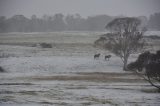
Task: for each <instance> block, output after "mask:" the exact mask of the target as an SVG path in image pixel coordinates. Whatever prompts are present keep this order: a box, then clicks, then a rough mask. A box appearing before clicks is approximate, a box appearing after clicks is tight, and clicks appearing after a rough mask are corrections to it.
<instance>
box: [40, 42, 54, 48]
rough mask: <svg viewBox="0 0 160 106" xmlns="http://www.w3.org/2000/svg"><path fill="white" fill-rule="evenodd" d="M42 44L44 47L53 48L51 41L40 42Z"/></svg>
mask: <svg viewBox="0 0 160 106" xmlns="http://www.w3.org/2000/svg"><path fill="white" fill-rule="evenodd" d="M40 46H41V47H42V48H52V45H51V44H49V43H40Z"/></svg>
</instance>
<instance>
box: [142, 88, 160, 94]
mask: <svg viewBox="0 0 160 106" xmlns="http://www.w3.org/2000/svg"><path fill="white" fill-rule="evenodd" d="M141 91H142V92H145V93H160V90H159V89H142V90H141Z"/></svg>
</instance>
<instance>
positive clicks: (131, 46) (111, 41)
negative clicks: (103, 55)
mask: <svg viewBox="0 0 160 106" xmlns="http://www.w3.org/2000/svg"><path fill="white" fill-rule="evenodd" d="M140 24H141V21H140V20H139V19H137V18H130V17H125V18H116V19H114V20H113V21H111V22H110V23H108V24H107V26H106V28H107V29H108V30H109V31H110V33H108V34H106V36H105V37H106V42H104V39H103V42H104V43H103V48H105V49H107V50H109V51H111V52H112V53H114V54H115V55H117V56H119V57H120V58H121V60H122V62H123V64H124V65H123V70H124V71H126V70H127V62H128V58H129V56H130V54H132V53H135V52H136V51H137V50H139V49H141V48H143V44H144V41H143V40H142V38H143V34H144V32H145V30H144V28H140V27H139V26H140ZM99 41H101V40H99ZM96 43H97V42H96Z"/></svg>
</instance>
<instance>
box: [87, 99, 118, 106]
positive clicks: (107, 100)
mask: <svg viewBox="0 0 160 106" xmlns="http://www.w3.org/2000/svg"><path fill="white" fill-rule="evenodd" d="M88 99H89V100H90V101H93V102H96V103H100V104H110V105H112V106H117V104H115V103H113V101H112V100H110V99H99V98H96V97H89V98H88Z"/></svg>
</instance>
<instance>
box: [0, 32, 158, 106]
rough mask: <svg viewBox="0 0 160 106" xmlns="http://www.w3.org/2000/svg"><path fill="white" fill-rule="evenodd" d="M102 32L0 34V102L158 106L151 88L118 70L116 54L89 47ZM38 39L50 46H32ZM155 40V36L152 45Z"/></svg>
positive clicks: (10, 105) (9, 105) (1, 105)
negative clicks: (97, 57) (1, 68)
mask: <svg viewBox="0 0 160 106" xmlns="http://www.w3.org/2000/svg"><path fill="white" fill-rule="evenodd" d="M103 33H105V32H101V33H100V32H83V33H82V32H81V33H80V32H54V33H8V34H0V35H1V36H0V42H1V45H0V52H1V55H2V54H3V55H4V57H3V58H0V66H2V67H3V68H4V69H5V70H6V72H3V73H2V72H1V73H0V106H159V105H160V95H159V93H157V92H158V91H157V90H156V89H155V88H154V87H152V86H150V85H149V84H148V83H147V82H145V81H144V80H143V79H141V78H140V77H139V76H137V75H135V74H133V73H131V72H124V71H122V66H123V64H122V62H121V60H120V58H118V57H117V56H115V55H113V54H112V53H110V52H108V51H103V50H99V49H97V48H94V47H93V42H94V41H95V40H96V39H97V38H98V37H99V35H100V34H103ZM42 42H46V43H50V44H52V45H53V47H52V48H41V47H39V46H33V45H35V44H37V43H42ZM150 42H152V43H153V44H154V43H155V42H154V41H150ZM159 44H160V41H158V40H156V47H153V48H152V50H156V49H157V48H158V47H159ZM158 49H159V48H158ZM99 52H100V53H101V54H102V55H101V57H100V58H99V59H97V60H94V59H93V55H94V54H95V53H99ZM106 54H111V55H112V57H111V59H110V61H105V60H104V55H106ZM136 57H137V54H134V55H131V57H130V58H129V62H130V61H134V60H135V59H136Z"/></svg>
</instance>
